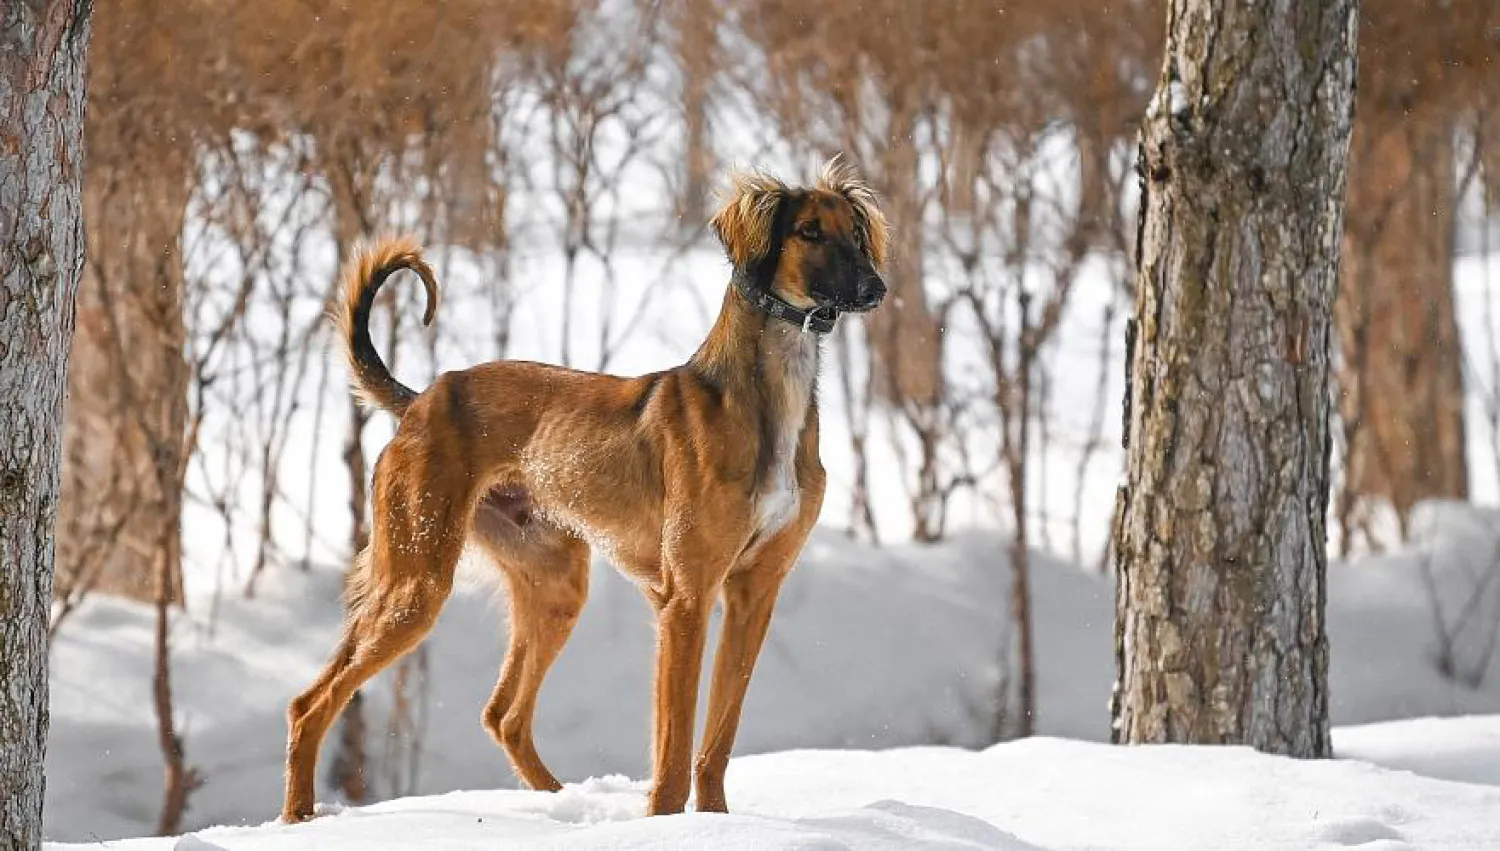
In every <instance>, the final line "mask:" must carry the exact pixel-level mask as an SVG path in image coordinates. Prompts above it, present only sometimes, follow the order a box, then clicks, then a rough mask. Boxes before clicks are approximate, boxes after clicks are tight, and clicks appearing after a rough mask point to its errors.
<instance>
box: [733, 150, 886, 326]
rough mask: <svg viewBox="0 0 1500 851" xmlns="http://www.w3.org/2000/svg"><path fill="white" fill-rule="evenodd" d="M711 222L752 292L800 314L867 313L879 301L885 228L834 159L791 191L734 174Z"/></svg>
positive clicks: (858, 184) (763, 178)
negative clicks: (811, 182) (812, 180)
mask: <svg viewBox="0 0 1500 851" xmlns="http://www.w3.org/2000/svg"><path fill="white" fill-rule="evenodd" d="M731 180H732V187H731V190H730V193H729V197H728V199H727V200H726V201H725V202H724V206H723V207H722V208H720V209H719V212H718V214H716V215H715V216H714V218H713V221H712V222H711V224H712V226H713V229H714V233H715V234H717V235H718V237H719V241H720V242H723V243H724V250H725V252H726V253H728V255H729V259H730V261H731V262H732V263H734V267H735V272H736V274H740V275H744V276H745V277H746V278H747V279H748V280H749V281H750V282H751V285H752V286H756V287H762V288H765V289H768V290H770V291H771V292H772V293H773V294H775V295H776V296H778V297H780V298H781V299H782V300H783V301H786V302H788V303H790V304H792V305H793V306H795V307H798V308H801V309H803V310H807V309H811V308H815V307H832V308H835V309H837V310H841V311H865V310H872V309H874V308H875V307H877V306H878V305H879V304H880V301H881V299H883V298H885V282H884V281H883V280H881V278H880V273H879V272H878V271H876V270H877V269H878V268H879V267H880V266H881V265H882V264H883V263H884V262H885V249H886V223H885V216H883V215H881V212H880V209H879V207H877V206H876V204H875V193H874V192H873V191H871V190H870V187H869V186H868V185H866V184H865V182H864V181H863V180H861V179H860V178H859V177H858V175H856V174H855V173H854V169H852V168H850V167H848V166H847V165H845V164H843V163H841V162H839V160H838V158H837V157H835V158H834V159H833V160H831V161H829V163H828V165H827V166H825V167H824V169H823V173H822V175H820V176H819V178H818V182H817V185H816V186H814V187H812V188H797V189H794V188H791V187H788V186H787V185H786V184H785V183H782V182H781V181H780V180H777V179H776V178H774V177H771V176H769V175H767V174H764V173H761V172H736V173H735V174H734V175H733V176H732V178H731Z"/></svg>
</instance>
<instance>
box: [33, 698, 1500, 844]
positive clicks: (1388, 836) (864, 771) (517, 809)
mask: <svg viewBox="0 0 1500 851" xmlns="http://www.w3.org/2000/svg"><path fill="white" fill-rule="evenodd" d="M1335 740H1336V742H1338V743H1339V747H1340V749H1341V750H1343V751H1347V752H1349V753H1351V754H1358V755H1360V756H1361V757H1365V758H1369V759H1377V760H1379V761H1380V762H1383V763H1385V764H1386V765H1393V766H1398V767H1397V768H1387V767H1382V766H1378V765H1376V764H1373V763H1371V762H1367V761H1362V760H1351V759H1337V760H1322V761H1299V760H1292V759H1286V758H1282V757H1274V756H1268V755H1265V754H1260V753H1256V752H1254V751H1252V750H1249V749H1248V748H1230V747H1183V746H1161V747H1115V746H1110V745H1103V744H1095V743H1089V742H1078V741H1070V740H1065V739H1053V738H1034V739H1027V740H1023V741H1019V742H1012V743H1009V744H1003V745H996V746H994V747H991V748H989V749H987V750H984V751H969V750H962V749H958V748H905V749H897V750H887V751H823V750H803V751H789V752H784V753H776V754H764V755H761V756H751V757H744V758H740V759H737V760H735V761H734V762H733V763H732V764H731V766H730V771H729V775H728V793H729V796H730V803H731V806H732V807H734V808H735V810H736V811H735V813H733V814H731V815H728V816H724V815H713V814H700V813H686V814H683V815H678V816H670V817H664V818H650V819H648V818H644V817H643V814H644V811H645V796H646V784H645V783H643V782H640V781H631V780H627V779H626V778H624V777H620V776H611V777H604V778H598V779H592V780H588V781H585V782H583V783H577V784H571V785H569V786H567V787H566V788H564V789H563V790H562V791H561V792H558V793H555V794H553V793H544V792H521V791H508V790H507V791H467V792H450V793H448V794H444V795H436V796H430V797H418V798H404V799H400V800H394V801H387V802H385V803H381V804H375V805H373V806H369V807H360V808H354V807H349V808H329V809H328V810H327V811H326V813H327V814H326V815H324V816H322V817H320V818H318V819H315V820H313V821H311V822H309V823H307V824H300V825H282V824H275V823H271V824H266V825H262V826H260V827H218V828H210V829H207V830H203V831H200V832H198V833H195V834H190V835H187V836H182V837H177V838H165V839H134V840H125V841H121V842H118V843H110V847H111V848H113V849H119V851H169V849H172V850H173V851H291V850H292V849H326V851H344V849H367V851H384V849H390V851H396V849H427V848H434V849H468V848H490V847H500V846H501V845H502V844H503V847H505V848H508V849H509V848H516V849H553V851H567V850H568V849H597V848H610V849H663V851H664V850H665V849H705V848H713V849H730V851H734V850H735V849H746V851H749V849H797V851H814V849H816V851H837V849H862V851H863V849H873V850H874V851H886V850H887V849H889V851H897V849H994V850H995V851H1034V850H1035V849H1059V850H1060V849H1086V848H1088V849H1097V848H1113V849H1121V851H1135V849H1141V851H1144V850H1145V849H1162V851H1180V850H1181V849H1194V848H1204V849H1210V848H1211V849H1217V851H1241V849H1244V850H1245V851H1249V849H1255V851H1279V849H1286V850H1287V851H1291V849H1298V851H1302V849H1323V850H1324V851H1333V849H1339V848H1354V847H1357V848H1359V849H1362V851H1398V849H1415V848H1442V849H1492V848H1500V819H1496V818H1495V814H1496V813H1500V788H1496V787H1494V786H1489V785H1482V784H1479V783H1463V782H1455V781H1453V780H1448V779H1442V778H1443V777H1448V776H1458V775H1467V776H1470V777H1484V776H1489V777H1491V778H1492V779H1493V778H1495V774H1494V766H1495V764H1496V763H1495V747H1496V744H1495V743H1496V742H1500V716H1491V717H1473V718H1460V719H1445V720H1437V719H1425V720H1420V721H1410V722H1398V723H1392V724H1379V725H1370V726H1365V727H1359V728H1353V729H1347V730H1339V731H1337V735H1336V739H1335ZM1434 743H1440V744H1438V745H1437V749H1438V752H1439V753H1440V754H1441V755H1443V756H1444V758H1443V759H1441V760H1439V761H1438V762H1436V763H1432V762H1427V761H1425V760H1426V759H1427V757H1428V756H1430V755H1431V754H1432V753H1433V748H1434V746H1435V745H1434ZM1466 743H1472V744H1477V745H1481V746H1480V747H1473V748H1466V747H1465V744H1466ZM1485 743H1488V744H1487V745H1486V744H1485ZM1429 769H1433V770H1434V773H1435V774H1436V775H1437V776H1428V770H1429ZM1486 771H1488V772H1490V773H1489V774H1486V773H1485V772H1486ZM45 847H46V848H47V849H48V851H73V850H74V849H77V851H82V849H85V848H90V847H97V846H90V845H65V844H51V845H47V846H45Z"/></svg>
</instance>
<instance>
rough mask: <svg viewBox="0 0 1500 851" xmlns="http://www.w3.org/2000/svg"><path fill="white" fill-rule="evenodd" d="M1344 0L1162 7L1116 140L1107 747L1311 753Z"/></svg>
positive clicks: (1318, 678) (1319, 727)
mask: <svg viewBox="0 0 1500 851" xmlns="http://www.w3.org/2000/svg"><path fill="white" fill-rule="evenodd" d="M1358 6H1359V3H1358V0H1270V2H1267V1H1266V0H1261V2H1256V0H1223V2H1212V0H1172V2H1171V7H1170V10H1169V12H1168V20H1167V49H1166V58H1165V61H1164V65H1163V68H1162V74H1161V79H1160V80H1159V82H1158V86H1157V91H1156V97H1155V99H1154V100H1153V102H1152V107H1151V109H1150V110H1149V111H1148V113H1147V119H1146V122H1145V124H1144V125H1143V127H1142V130H1141V143H1140V165H1139V169H1140V174H1141V192H1142V204H1141V213H1140V222H1139V228H1140V230H1139V234H1138V237H1137V239H1138V242H1139V251H1138V261H1137V269H1136V305H1135V320H1134V326H1133V328H1132V329H1131V331H1132V332H1133V333H1131V334H1128V335H1127V336H1128V342H1130V343H1131V345H1130V346H1129V348H1130V349H1131V354H1130V365H1129V370H1130V373H1129V374H1128V375H1127V382H1128V383H1127V390H1126V405H1127V411H1128V415H1127V416H1128V421H1127V423H1128V430H1127V436H1126V447H1127V450H1128V460H1127V471H1126V482H1125V486H1124V487H1123V488H1122V490H1121V492H1120V510H1119V512H1118V514H1117V524H1118V525H1117V528H1116V532H1115V534H1116V538H1115V550H1116V559H1117V570H1118V576H1117V580H1118V590H1117V607H1116V622H1115V655H1116V666H1117V673H1118V678H1117V681H1116V684H1115V695H1114V700H1113V701H1112V713H1113V730H1114V738H1115V740H1116V741H1123V742H1188V743H1235V744H1248V745H1251V746H1253V747H1256V748H1259V749H1261V750H1266V751H1271V752H1276V753H1284V754H1290V755H1295V756H1301V757H1317V756H1327V755H1328V754H1329V739H1328V642H1327V638H1326V635H1325V632H1324V607H1325V590H1326V585H1325V583H1326V570H1327V554H1326V543H1325V539H1326V514H1327V505H1328V453H1329V447H1330V441H1329V425H1328V417H1329V407H1330V400H1329V387H1328V378H1329V338H1330V332H1331V324H1332V307H1333V297H1334V292H1335V288H1336V287H1335V284H1336V275H1337V270H1338V257H1339V235H1340V231H1341V228H1342V217H1343V207H1344V182H1345V162H1346V159H1347V155H1348V145H1349V132H1350V125H1351V122H1352V116H1353V94H1354V92H1353V86H1354V72H1355V55H1354V47H1355V33H1356V28H1357V18H1358Z"/></svg>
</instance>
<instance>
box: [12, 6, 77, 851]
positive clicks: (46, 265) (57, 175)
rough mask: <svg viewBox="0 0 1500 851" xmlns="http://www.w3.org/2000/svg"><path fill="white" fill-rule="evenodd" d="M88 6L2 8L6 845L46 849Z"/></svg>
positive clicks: (15, 847) (75, 285)
mask: <svg viewBox="0 0 1500 851" xmlns="http://www.w3.org/2000/svg"><path fill="white" fill-rule="evenodd" d="M89 13H90V4H89V3H88V2H87V0H22V2H6V3H5V4H3V5H0V848H3V849H18V848H39V847H41V841H42V792H43V789H44V788H45V782H44V780H43V777H42V761H43V756H44V755H45V752H46V739H47V614H48V606H49V605H50V603H51V599H52V558H53V547H54V544H53V530H54V528H55V526H56V522H57V504H58V486H59V473H58V470H59V466H60V463H61V460H62V459H61V450H62V441H61V440H60V439H59V432H60V430H61V424H62V412H63V396H64V393H63V391H64V388H65V387H66V385H67V371H68V347H69V345H70V344H71V342H72V339H73V300H74V297H75V295H76V294H77V291H78V280H79V277H80V275H81V274H82V266H83V253H84V246H83V222H82V211H81V203H82V202H81V198H80V192H79V185H80V177H81V175H82V172H83V144H82V142H83V111H84V77H85V65H86V62H87V55H88V35H89Z"/></svg>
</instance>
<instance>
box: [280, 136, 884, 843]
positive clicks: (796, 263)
mask: <svg viewBox="0 0 1500 851" xmlns="http://www.w3.org/2000/svg"><path fill="white" fill-rule="evenodd" d="M710 225H711V228H712V230H713V232H714V233H715V234H716V235H717V237H718V239H719V240H720V242H722V243H723V246H724V249H725V252H726V254H727V255H728V257H729V261H730V263H731V265H732V267H733V271H732V275H731V281H730V284H729V286H728V287H727V288H726V292H725V295H724V301H723V306H722V308H721V310H720V312H719V316H718V319H717V321H716V322H715V323H714V326H713V330H712V331H710V332H709V335H708V337H707V339H705V340H704V341H703V344H702V346H701V347H700V348H699V349H698V351H697V352H696V353H695V354H694V355H693V356H692V357H691V358H690V359H689V360H688V362H687V363H686V364H684V365H682V366H679V367H677V368H675V369H670V370H667V371H665V372H658V373H653V374H650V375H644V376H640V377H637V378H620V377H615V376H610V375H602V374H597V373H586V372H579V371H575V370H570V369H564V368H561V367H556V366H549V365H544V364H538V363H530V362H522V361H495V362H491V363H486V364H482V365H479V366H475V367H472V368H469V369H465V370H460V371H456V372H449V373H445V374H444V375H442V376H440V377H439V378H438V379H437V380H436V381H435V382H434V383H433V384H432V386H430V387H428V388H427V389H426V390H424V391H422V392H421V393H417V392H416V391H414V390H412V389H411V388H409V387H407V386H405V385H403V384H402V383H401V382H399V381H397V380H396V379H395V378H394V377H393V376H392V375H391V373H390V371H389V370H388V369H387V368H386V365H385V363H384V362H383V361H382V360H381V358H380V355H379V353H378V352H376V350H375V347H374V345H373V343H372V342H371V340H370V331H369V317H370V309H371V306H372V304H373V303H374V300H375V296H376V293H377V292H378V291H379V290H380V288H381V286H382V285H383V284H384V283H385V281H386V279H387V278H389V277H390V276H391V275H392V274H393V273H395V272H397V271H399V270H402V269H407V270H410V271H412V272H415V273H416V274H417V276H418V277H419V278H420V279H421V281H422V284H423V286H424V287H425V289H426V299H427V304H426V310H425V314H424V316H423V322H424V324H431V322H432V320H433V317H434V315H435V311H436V308H437V301H438V285H437V281H436V278H435V276H434V275H433V272H432V269H431V268H430V267H429V266H428V265H427V264H426V263H425V262H423V260H422V257H421V251H420V249H419V248H418V246H417V245H416V243H415V242H414V241H412V240H410V239H407V238H384V239H381V240H378V241H376V242H375V243H374V244H373V245H371V246H368V247H366V248H363V249H361V250H360V251H358V252H356V254H355V255H354V256H353V257H352V258H351V259H350V260H349V262H348V263H347V264H346V266H345V268H344V270H343V271H342V273H341V274H342V278H343V287H344V290H343V298H342V300H341V303H340V305H339V306H338V307H336V308H335V310H334V319H335V321H336V322H337V324H338V328H339V331H340V335H341V337H342V339H343V341H344V342H345V344H346V346H347V357H348V362H349V368H350V372H351V385H352V389H353V391H354V393H355V394H356V395H357V396H358V397H359V398H361V399H362V401H364V402H365V403H366V404H367V405H370V406H374V407H378V408H381V409H383V410H385V411H388V412H390V413H391V414H393V415H395V416H396V417H397V418H398V419H399V421H400V422H399V425H398V427H397V430H396V433H395V436H394V437H393V438H392V439H391V442H390V443H389V444H388V445H387V446H386V447H385V450H384V451H383V452H382V453H381V455H380V458H379V460H378V461H377V463H376V465H375V472H374V484H373V488H372V503H373V506H372V515H373V523H372V534H371V541H370V545H369V546H368V547H367V548H366V549H365V551H364V552H362V553H360V554H359V556H358V557H357V560H356V562H355V565H354V568H353V570H352V571H351V575H350V580H349V583H348V587H347V610H348V617H347V619H346V623H345V627H344V631H343V635H342V638H341V639H340V642H339V644H338V646H337V649H336V650H335V651H334V654H333V657H332V659H331V660H330V661H329V663H328V665H327V667H326V668H325V669H324V670H323V672H322V674H321V675H320V676H319V677H318V678H317V680H316V681H315V682H314V683H313V684H312V686H311V687H310V688H308V689H307V691H305V692H303V693H302V694H301V695H299V696H298V697H296V698H295V699H294V700H293V701H292V702H291V705H290V707H289V708H288V712H287V715H288V737H287V761H286V787H285V792H286V796H285V802H284V807H283V811H282V818H283V820H285V821H301V820H304V819H307V818H310V817H311V816H312V815H313V804H314V786H313V781H314V776H315V770H316V763H317V759H318V751H319V748H320V746H321V744H322V741H323V738H324V736H325V735H326V734H327V732H328V729H329V727H330V725H331V724H332V723H333V721H334V719H335V718H336V717H337V716H338V714H339V713H340V712H341V711H342V710H343V707H344V706H345V704H346V703H347V702H348V701H349V699H350V697H351V696H352V695H353V694H354V692H355V691H356V690H357V689H358V688H359V687H360V686H361V685H363V684H364V683H365V682H366V681H368V680H369V679H370V678H371V677H373V676H375V675H376V674H377V673H379V672H380V671H381V670H382V669H384V668H385V667H387V666H388V665H390V664H391V663H393V662H395V661H396V660H397V659H398V658H400V657H401V656H402V655H403V654H405V653H406V652H408V651H409V650H411V649H412V648H413V647H415V646H416V645H417V644H418V643H419V642H420V641H421V640H422V638H423V637H424V636H425V635H426V634H427V633H428V631H429V630H430V629H431V628H432V625H433V623H434V622H435V621H436V620H437V617H438V612H439V610H440V609H441V608H442V606H443V603H444V602H445V601H446V600H447V598H448V595H449V593H450V592H451V590H452V586H453V579H454V573H455V569H456V565H457V562H458V560H459V557H460V554H461V552H462V551H463V549H464V547H465V545H466V543H470V544H473V545H475V546H476V547H477V548H478V549H479V550H480V551H482V552H483V553H484V554H485V555H487V556H488V557H489V559H491V560H492V561H494V562H495V563H496V564H497V565H498V566H499V568H500V573H501V575H502V576H503V579H504V584H505V586H506V588H507V590H508V592H509V593H508V599H509V603H510V605H509V608H510V612H509V613H510V627H511V629H510V643H509V647H508V648H507V650H506V655H505V661H504V663H503V664H502V665H501V669H500V679H499V682H498V683H497V684H496V686H495V690H494V693H493V695H492V696H491V697H490V700H489V703H488V704H487V705H486V707H485V709H484V713H483V719H482V720H483V724H484V727H485V729H486V730H487V731H488V732H489V733H490V734H491V735H492V736H493V737H494V739H495V740H496V742H498V743H499V745H500V746H501V747H502V748H503V749H504V751H505V753H506V755H507V756H508V757H509V759H510V762H511V765H512V766H513V768H514V769H515V772H516V774H517V776H518V777H519V778H520V779H521V780H522V781H524V782H525V783H526V784H527V785H528V786H530V787H531V788H533V789H540V790H557V789H560V788H561V784H560V783H559V782H558V780H557V778H556V777H555V776H553V774H552V772H550V771H548V770H547V767H546V766H545V765H544V764H543V763H542V760H541V758H540V756H538V754H537V750H536V745H535V743H534V742H533V740H532V715H533V710H534V709H535V707H536V699H537V692H538V690H539V689H540V688H541V685H542V680H543V678H544V677H545V676H546V673H547V669H548V667H549V666H550V665H551V664H552V662H553V660H555V659H556V658H557V655H558V653H559V652H560V651H561V650H562V647H563V644H564V643H565V642H566V641H567V640H568V635H569V633H570V632H571V631H572V629H573V626H574V624H575V623H576V622H577V619H578V615H579V612H580V610H581V609H582V607H583V605H584V601H585V599H586V598H587V596H588V574H589V555H590V549H591V546H592V547H598V548H600V549H601V550H602V551H603V552H604V553H606V554H607V555H608V556H609V559H610V560H611V561H612V562H613V563H614V564H615V565H617V566H618V568H619V569H620V570H621V571H622V572H623V573H624V574H626V575H627V576H628V577H629V578H631V579H632V580H634V582H635V583H636V584H638V585H639V586H640V587H641V589H642V590H643V591H644V593H645V596H646V597H647V599H648V600H649V601H650V603H651V605H652V607H653V608H654V609H655V613H656V626H657V650H656V674H655V686H654V695H655V697H654V707H653V713H654V714H653V736H652V770H653V783H652V788H651V791H650V794H649V799H648V814H650V815H658V814H667V813H678V812H682V811H683V809H684V808H685V806H686V804H687V799H688V794H689V791H690V790H689V786H690V785H695V787H696V791H697V809H698V810H699V811H700V812H701V811H716V812H727V810H728V805H727V802H726V801H725V798H724V772H725V769H726V767H727V766H728V762H729V754H730V750H731V749H732V747H733V744H734V738H735V732H736V729H737V728H738V726H739V721H740V709H741V707H742V705H743V703H744V698H745V690H746V688H747V687H748V685H749V681H750V675H751V671H752V669H753V668H754V666H755V660H756V656H757V655H758V654H759V652H760V648H761V645H762V643H763V642H764V640H765V637H766V630H767V628H768V626H769V624H770V620H771V613H772V610H773V609H774V608H775V605H776V597H777V592H778V590H779V589H780V587H781V584H782V580H783V579H784V578H785V577H786V575H787V573H788V572H789V571H790V570H791V569H792V566H793V564H794V563H795V562H796V560H797V558H798V555H799V554H800V553H801V551H802V547H803V545H804V543H805V542H806V540H807V537H808V534H809V533H810V531H811V530H812V527H813V525H814V523H815V522H816V521H817V518H818V512H819V509H820V508H821V507H822V504H823V492H824V488H825V483H826V477H825V474H824V470H823V466H822V463H821V461H820V460H819V456H818V405H817V375H818V356H819V338H820V337H821V336H822V335H824V334H827V333H829V332H831V331H832V330H833V328H834V325H835V323H836V320H837V319H838V316H839V314H841V313H844V312H863V311H868V310H872V309H874V308H875V307H877V306H878V305H879V304H880V303H881V300H882V299H883V298H884V296H885V292H886V286H885V282H884V281H883V279H882V278H881V275H880V273H879V271H877V270H878V269H879V268H880V267H881V266H882V265H883V263H884V260H885V254H886V243H887V226H886V221H885V218H884V216H883V215H882V213H881V211H880V209H879V207H878V205H877V200H876V197H875V194H874V193H873V192H872V191H871V189H870V188H869V186H868V185H867V184H866V183H865V182H864V181H863V180H861V179H860V178H859V177H858V175H857V174H856V173H855V172H854V170H853V169H851V168H850V167H848V166H847V165H845V164H843V163H841V162H840V161H839V160H838V159H837V158H835V159H834V160H832V161H830V162H829V163H828V165H827V166H826V167H825V168H824V169H823V170H822V173H821V174H820V176H819V177H818V179H817V181H816V182H815V185H813V186H811V187H802V188H793V187H790V186H788V185H787V184H785V183H783V182H782V181H780V180H778V179H776V178H774V177H771V176H770V175H768V174H766V173H764V172H759V171H756V172H737V173H735V174H734V175H733V176H732V178H731V189H730V192H729V193H728V197H727V199H726V200H725V202H724V204H723V206H722V207H721V208H720V209H719V210H718V212H717V213H716V214H715V215H714V217H713V219H712V221H711V222H710ZM720 598H722V602H723V612H724V618H723V631H722V636H721V639H720V642H719V648H718V652H717V654H716V657H715V659H714V667H713V673H712V677H713V679H712V684H711V688H710V693H709V706H708V716H707V722H706V727H705V730H704V737H703V742H702V747H701V750H700V751H699V752H698V756H697V759H696V761H694V759H693V753H692V749H693V734H694V730H693V725H694V719H695V717H696V715H695V711H696V706H695V704H696V701H697V695H698V681H699V674H700V669H701V667H702V662H703V651H704V644H705V640H706V634H707V631H708V622H709V615H710V612H711V610H712V608H713V606H714V604H715V601H716V600H717V599H720Z"/></svg>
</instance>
